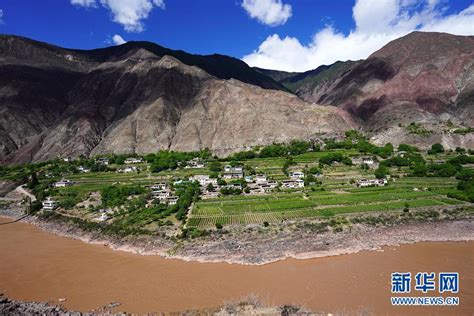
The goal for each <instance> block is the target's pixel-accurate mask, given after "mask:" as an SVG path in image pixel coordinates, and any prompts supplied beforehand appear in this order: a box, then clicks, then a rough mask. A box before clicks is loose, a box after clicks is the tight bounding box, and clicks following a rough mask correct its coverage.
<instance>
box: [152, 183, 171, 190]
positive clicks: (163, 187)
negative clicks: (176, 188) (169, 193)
mask: <svg viewBox="0 0 474 316" xmlns="http://www.w3.org/2000/svg"><path fill="white" fill-rule="evenodd" d="M166 188H167V186H166V183H157V184H154V185H152V186H151V187H150V189H151V190H152V191H159V190H166Z"/></svg>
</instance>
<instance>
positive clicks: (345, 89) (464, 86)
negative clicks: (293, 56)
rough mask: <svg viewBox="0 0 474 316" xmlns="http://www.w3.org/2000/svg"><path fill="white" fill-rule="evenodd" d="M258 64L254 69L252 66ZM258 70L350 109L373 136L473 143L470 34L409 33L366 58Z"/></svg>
mask: <svg viewBox="0 0 474 316" xmlns="http://www.w3.org/2000/svg"><path fill="white" fill-rule="evenodd" d="M257 70H259V69H257ZM259 71H261V72H262V73H264V74H266V75H268V76H271V77H273V78H275V79H276V80H278V81H280V83H282V84H283V85H285V86H286V87H287V88H289V89H290V90H292V91H293V92H294V93H296V94H297V95H298V96H300V97H301V98H303V99H304V100H306V101H307V102H315V103H318V104H324V105H336V106H338V107H340V108H342V109H344V110H346V111H347V112H349V113H351V114H352V115H353V116H354V117H355V118H356V120H357V121H358V124H359V125H360V126H361V128H362V129H363V130H365V131H366V132H367V133H368V134H370V135H372V137H373V140H374V141H375V142H378V143H381V144H382V143H386V142H392V143H395V144H397V143H400V142H407V143H414V144H416V145H419V146H421V147H426V146H429V145H430V144H432V143H434V142H441V143H443V144H444V145H445V146H447V147H455V146H458V145H459V146H465V147H471V148H472V147H474V136H473V134H472V133H468V134H466V135H462V134H459V133H453V131H455V130H462V129H466V128H468V127H472V126H474V36H455V35H451V34H445V33H422V32H413V33H411V34H409V35H407V36H404V37H402V38H399V39H397V40H395V41H392V42H390V43H388V44H387V45H386V46H384V47H383V48H382V49H380V50H379V51H376V52H375V53H373V54H372V55H371V56H369V58H367V59H366V60H364V61H356V62H351V61H348V62H337V63H335V64H333V65H330V66H321V67H319V68H317V69H315V70H312V71H309V72H305V73H300V74H290V75H288V76H285V75H284V74H282V73H281V72H275V73H272V72H271V71H262V70H259Z"/></svg>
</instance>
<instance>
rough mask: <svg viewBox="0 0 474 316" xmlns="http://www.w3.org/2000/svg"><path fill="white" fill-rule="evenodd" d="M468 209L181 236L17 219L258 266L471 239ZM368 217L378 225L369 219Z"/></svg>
mask: <svg viewBox="0 0 474 316" xmlns="http://www.w3.org/2000/svg"><path fill="white" fill-rule="evenodd" d="M471 208H472V207H469V208H467V209H466V208H445V209H442V210H439V213H433V211H432V210H430V211H418V212H412V213H410V217H407V216H405V215H406V214H403V213H402V214H396V213H391V214H383V215H380V214H379V215H377V214H375V215H372V217H358V218H357V220H354V219H353V221H355V222H356V224H351V225H350V226H348V228H347V227H346V228H344V229H342V231H337V230H335V229H328V228H327V227H326V226H323V225H322V224H321V222H315V221H310V220H306V221H292V222H286V223H284V224H283V225H273V226H271V227H262V226H260V225H248V226H236V227H230V228H228V229H224V230H214V231H211V232H209V233H208V234H207V235H205V236H202V237H199V238H194V239H185V240H180V239H170V238H163V237H159V236H127V237H123V238H118V237H112V236H104V235H103V234H101V233H100V232H98V231H92V232H91V231H84V230H82V229H80V228H79V227H77V225H74V224H71V223H68V222H67V221H66V222H64V221H58V220H43V219H40V218H38V217H27V218H25V219H23V220H22V221H24V222H27V223H29V224H32V225H35V226H36V227H38V228H40V229H42V230H44V231H47V232H50V233H53V234H57V235H60V236H64V237H68V238H73V239H78V240H81V241H83V242H86V243H90V244H98V245H104V246H107V247H109V248H111V249H113V250H120V251H125V252H131V253H135V254H140V255H159V256H162V257H164V258H173V259H180V260H183V261H196V262H225V263H231V264H242V265H264V264H268V263H272V262H276V261H280V260H284V259H287V258H294V259H309V258H320V257H327V256H336V255H342V254H351V253H357V252H360V251H364V250H372V251H373V250H380V249H381V248H382V247H384V246H399V245H404V244H412V243H417V242H425V241H436V242H442V241H471V240H474V216H473V213H472V209H471ZM423 212H424V213H423ZM426 214H428V215H426ZM433 214H435V215H433ZM0 216H4V217H8V218H19V217H20V216H21V212H20V210H14V209H10V210H0ZM429 216H431V217H429ZM374 218H375V219H376V220H377V221H379V222H381V223H382V224H379V223H378V222H375V224H374ZM368 223H370V224H368ZM338 225H339V226H338V227H340V224H339V223H338ZM346 226H347V225H346Z"/></svg>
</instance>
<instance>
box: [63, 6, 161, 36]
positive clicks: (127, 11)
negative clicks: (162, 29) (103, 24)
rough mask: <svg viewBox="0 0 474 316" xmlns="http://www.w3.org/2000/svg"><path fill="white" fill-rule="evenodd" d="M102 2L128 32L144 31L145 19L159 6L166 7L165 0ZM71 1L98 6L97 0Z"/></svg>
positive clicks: (113, 17)
mask: <svg viewBox="0 0 474 316" xmlns="http://www.w3.org/2000/svg"><path fill="white" fill-rule="evenodd" d="M99 2H100V4H101V5H102V6H103V7H105V8H106V9H108V10H109V11H110V13H111V17H112V20H113V21H114V22H116V23H118V24H120V25H122V26H123V28H124V29H125V31H127V32H142V31H143V30H144V29H145V26H144V24H143V20H146V19H147V18H148V16H149V15H150V12H151V11H152V10H153V9H154V8H155V7H158V8H160V9H164V8H165V3H164V0H99ZM71 3H72V4H74V5H76V6H82V7H97V0H71Z"/></svg>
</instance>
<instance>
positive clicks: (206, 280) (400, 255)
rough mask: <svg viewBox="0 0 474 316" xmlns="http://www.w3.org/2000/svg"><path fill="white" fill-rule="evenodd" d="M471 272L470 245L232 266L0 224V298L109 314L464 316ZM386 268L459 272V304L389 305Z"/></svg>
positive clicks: (473, 290)
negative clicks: (265, 309)
mask: <svg viewBox="0 0 474 316" xmlns="http://www.w3.org/2000/svg"><path fill="white" fill-rule="evenodd" d="M6 221H9V220H7V219H5V218H0V222H6ZM473 267H474V242H442V243H440V242H436V243H429V242H428V243H418V244H414V245H405V246H401V247H388V248H385V249H384V251H372V252H360V253H357V254H350V255H341V256H335V257H326V258H318V259H307V260H294V259H288V260H284V261H280V262H276V263H271V264H267V265H263V266H242V265H236V264H224V263H222V264H221V263H194V262H184V261H180V260H170V259H164V258H161V257H158V256H140V255H135V254H131V253H126V252H121V251H113V250H111V249H109V248H107V247H104V246H99V245H91V244H86V243H83V242H81V241H78V240H73V239H69V238H65V237H60V236H57V235H53V234H50V233H47V232H45V231H42V230H40V229H38V228H36V227H34V226H32V225H29V224H25V223H14V224H8V225H1V226H0V293H2V292H3V293H5V294H6V295H7V296H8V297H10V298H13V299H18V300H27V301H52V302H54V303H58V299H59V298H66V299H67V300H66V302H64V303H63V304H64V306H65V307H66V308H68V309H73V310H80V311H89V310H92V309H94V308H97V307H100V306H104V305H106V304H108V303H111V302H117V301H118V302H121V303H122V305H121V306H120V307H119V308H118V310H121V311H127V312H135V313H145V312H154V311H164V312H171V311H182V310H187V309H201V308H212V307H216V306H219V305H221V304H223V303H225V302H228V301H235V300H238V299H239V298H243V297H245V296H248V295H249V294H255V295H257V296H258V297H259V298H260V300H261V301H262V302H263V303H265V304H268V305H281V304H286V303H292V304H300V305H302V306H305V307H307V308H308V309H311V310H313V311H321V312H331V313H342V314H360V313H363V312H369V314H372V313H373V314H377V315H380V314H383V315H422V314H429V315H447V314H450V315H473V314H474V268H473ZM396 271H399V272H402V271H403V272H404V271H410V272H412V274H413V273H416V272H419V271H426V272H431V271H434V272H442V271H455V272H459V274H460V282H459V284H460V291H459V293H458V296H459V298H460V305H459V306H457V307H447V306H444V307H439V306H438V307H416V308H415V307H392V306H391V303H390V296H391V292H390V290H391V289H390V274H391V273H392V272H396ZM412 293H413V291H412ZM420 293H421V292H420ZM417 295H418V294H417ZM435 295H438V293H437V291H436V292H435V294H431V296H435Z"/></svg>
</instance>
